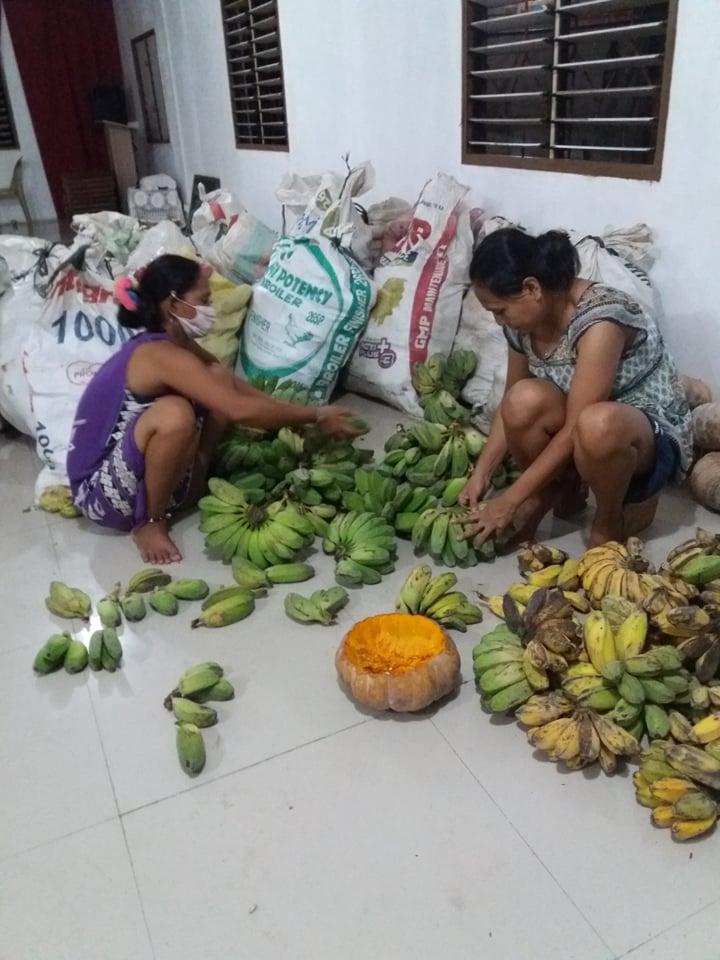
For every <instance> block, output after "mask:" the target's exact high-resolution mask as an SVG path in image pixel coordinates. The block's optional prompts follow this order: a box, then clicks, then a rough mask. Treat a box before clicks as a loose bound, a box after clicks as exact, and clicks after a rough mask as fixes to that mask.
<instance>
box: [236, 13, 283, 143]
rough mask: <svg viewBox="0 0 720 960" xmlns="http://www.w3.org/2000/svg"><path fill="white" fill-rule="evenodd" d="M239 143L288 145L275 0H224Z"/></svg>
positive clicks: (237, 140)
mask: <svg viewBox="0 0 720 960" xmlns="http://www.w3.org/2000/svg"><path fill="white" fill-rule="evenodd" d="M220 7H221V11H222V19H223V28H224V32H225V52H226V55H227V67H228V80H229V84H230V102H231V105H232V116H233V126H234V128H235V144H236V146H238V147H254V148H264V149H268V150H287V148H288V132H287V115H286V111H285V86H284V81H283V69H282V50H281V48H280V24H279V21H278V10H277V0H220Z"/></svg>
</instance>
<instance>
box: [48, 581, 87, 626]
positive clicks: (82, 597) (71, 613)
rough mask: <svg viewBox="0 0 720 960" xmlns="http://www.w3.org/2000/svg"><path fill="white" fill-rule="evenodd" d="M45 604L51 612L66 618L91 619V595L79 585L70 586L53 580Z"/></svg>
mask: <svg viewBox="0 0 720 960" xmlns="http://www.w3.org/2000/svg"><path fill="white" fill-rule="evenodd" d="M45 606H46V607H47V608H48V610H49V611H50V613H54V614H55V615H56V616H58V617H63V618H65V619H66V620H75V619H77V620H89V619H90V611H91V609H92V604H91V603H90V597H89V596H88V595H87V594H86V593H83V591H82V590H79V589H78V588H77V587H68V586H67V585H66V584H64V583H61V582H60V581H59V580H53V581H52V583H51V584H50V592H49V594H48V596H47V597H46V598H45Z"/></svg>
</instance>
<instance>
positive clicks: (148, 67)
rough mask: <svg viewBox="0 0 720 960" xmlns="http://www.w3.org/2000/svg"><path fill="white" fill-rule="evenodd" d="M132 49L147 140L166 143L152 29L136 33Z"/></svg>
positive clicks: (158, 69)
mask: <svg viewBox="0 0 720 960" xmlns="http://www.w3.org/2000/svg"><path fill="white" fill-rule="evenodd" d="M132 51H133V60H134V61H135V76H136V77H137V84H138V92H139V94H140V103H141V105H142V112H143V117H144V119H145V136H146V138H147V141H148V143H169V142H170V134H169V133H168V124H167V114H166V113H165V97H164V96H163V89H162V82H161V80H160V61H159V60H158V52H157V41H156V39H155V31H154V30H149V31H148V32H147V33H143V34H141V35H140V36H139V37H135V39H134V40H133V41H132Z"/></svg>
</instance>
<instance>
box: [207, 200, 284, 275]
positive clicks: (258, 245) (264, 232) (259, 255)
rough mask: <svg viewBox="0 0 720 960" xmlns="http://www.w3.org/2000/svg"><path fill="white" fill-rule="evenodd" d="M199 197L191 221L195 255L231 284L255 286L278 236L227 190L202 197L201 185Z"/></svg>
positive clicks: (263, 271) (265, 266)
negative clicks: (197, 254) (198, 204)
mask: <svg viewBox="0 0 720 960" xmlns="http://www.w3.org/2000/svg"><path fill="white" fill-rule="evenodd" d="M200 196H201V198H202V203H201V204H200V206H199V207H198V209H197V210H196V211H195V213H194V214H193V218H192V229H193V233H192V241H193V244H194V245H195V247H196V249H197V251H198V253H199V254H200V256H201V257H202V258H203V259H204V260H206V261H207V262H208V263H209V264H210V265H211V266H212V267H214V269H215V270H217V271H218V273H221V274H222V275H223V276H224V277H227V278H228V279H229V280H232V281H233V283H254V282H255V281H256V280H258V279H259V278H260V277H261V276H262V275H263V273H265V270H266V268H267V265H268V263H269V261H270V251H271V250H272V245H273V243H275V241H276V240H277V234H276V233H275V231H274V230H271V229H270V228H269V227H266V226H265V224H264V223H261V221H260V220H258V219H257V217H254V216H253V215H252V214H251V213H249V212H248V211H247V210H246V209H245V207H243V206H242V204H241V203H240V202H239V200H238V199H237V198H236V197H235V196H234V195H233V194H232V193H230V192H229V191H227V190H213V191H212V193H208V194H205V192H204V191H203V189H202V185H201V189H200Z"/></svg>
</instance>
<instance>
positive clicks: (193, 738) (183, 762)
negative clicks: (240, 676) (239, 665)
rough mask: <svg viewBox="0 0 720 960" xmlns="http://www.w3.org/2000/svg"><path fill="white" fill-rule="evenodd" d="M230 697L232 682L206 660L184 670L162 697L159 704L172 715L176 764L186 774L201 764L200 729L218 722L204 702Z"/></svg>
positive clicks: (199, 769) (192, 773)
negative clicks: (177, 763) (173, 687)
mask: <svg viewBox="0 0 720 960" xmlns="http://www.w3.org/2000/svg"><path fill="white" fill-rule="evenodd" d="M234 696H235V690H234V688H233V685H232V684H231V683H230V681H229V680H228V679H227V678H226V677H225V676H224V670H223V668H222V667H221V666H220V664H219V663H214V662H213V661H207V662H205V663H198V664H195V666H194V667H190V668H189V669H188V670H186V671H185V673H184V674H183V675H182V676H181V677H180V679H179V680H178V683H177V686H176V687H175V689H174V690H172V691H171V693H169V694H168V695H167V697H165V700H164V701H163V705H164V706H165V708H166V709H167V710H172V712H173V713H174V715H175V718H176V726H177V734H176V745H177V754H178V759H179V760H180V766H181V768H182V770H183V772H184V773H186V774H187V775H188V776H190V777H194V776H197V775H198V774H199V773H201V772H202V770H203V769H204V767H205V760H206V754H205V742H204V740H203V737H202V733H201V732H200V731H201V729H203V728H205V727H212V726H214V725H215V724H216V723H217V722H218V715H217V710H215V709H214V708H213V707H208V706H207V703H208V702H209V701H225V700H232V699H233V697H234Z"/></svg>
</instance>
